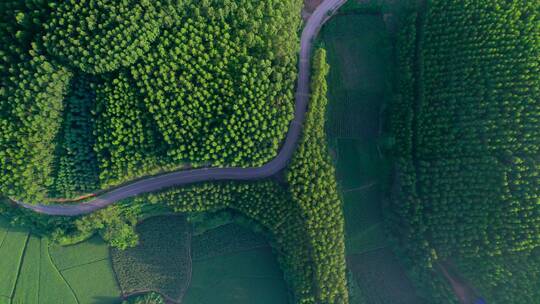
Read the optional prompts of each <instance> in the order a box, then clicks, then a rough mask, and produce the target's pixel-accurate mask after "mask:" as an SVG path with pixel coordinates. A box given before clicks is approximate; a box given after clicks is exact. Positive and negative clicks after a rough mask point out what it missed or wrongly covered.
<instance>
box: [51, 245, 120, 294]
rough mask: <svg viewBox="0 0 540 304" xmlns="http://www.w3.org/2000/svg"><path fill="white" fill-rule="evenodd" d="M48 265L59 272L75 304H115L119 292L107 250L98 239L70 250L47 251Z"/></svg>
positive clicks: (58, 247)
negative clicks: (76, 301)
mask: <svg viewBox="0 0 540 304" xmlns="http://www.w3.org/2000/svg"><path fill="white" fill-rule="evenodd" d="M49 251H50V254H51V261H52V262H53V264H54V265H56V267H57V268H58V269H59V270H60V274H61V275H62V276H63V277H64V278H65V280H66V282H67V283H68V285H69V286H70V287H71V289H72V290H73V292H74V293H75V295H76V297H77V299H78V300H79V303H81V304H86V303H88V304H91V303H96V304H98V303H105V304H107V303H119V301H120V300H119V297H120V295H121V292H120V288H119V286H118V283H117V282H116V278H115V274H114V272H113V269H112V264H111V260H110V254H109V247H108V246H107V244H106V243H105V242H104V241H103V240H102V239H101V237H99V236H94V237H92V238H90V239H89V240H87V241H85V242H82V243H79V244H76V245H70V246H58V245H53V246H50V248H49Z"/></svg>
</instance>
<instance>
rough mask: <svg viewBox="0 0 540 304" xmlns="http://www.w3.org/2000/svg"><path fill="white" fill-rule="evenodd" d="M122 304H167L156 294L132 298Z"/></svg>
mask: <svg viewBox="0 0 540 304" xmlns="http://www.w3.org/2000/svg"><path fill="white" fill-rule="evenodd" d="M122 304H165V299H164V298H163V297H162V296H161V295H160V294H159V293H156V292H149V293H147V294H144V295H142V296H132V297H129V298H128V299H127V300H125V301H123V302H122Z"/></svg>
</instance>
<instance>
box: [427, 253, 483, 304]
mask: <svg viewBox="0 0 540 304" xmlns="http://www.w3.org/2000/svg"><path fill="white" fill-rule="evenodd" d="M437 265H438V266H439V269H440V270H441V273H442V274H443V276H444V277H445V278H446V279H447V280H448V282H449V283H450V285H451V286H452V289H453V290H454V293H455V294H456V296H457V298H458V300H459V301H460V302H461V303H462V304H473V303H474V302H475V300H476V299H477V298H478V297H477V296H476V293H475V292H474V290H473V289H472V288H471V287H470V286H469V285H468V284H467V283H466V282H465V281H464V280H463V279H462V278H460V277H459V276H458V275H456V274H454V271H452V269H451V267H450V266H449V265H448V264H447V263H443V262H439V263H437Z"/></svg>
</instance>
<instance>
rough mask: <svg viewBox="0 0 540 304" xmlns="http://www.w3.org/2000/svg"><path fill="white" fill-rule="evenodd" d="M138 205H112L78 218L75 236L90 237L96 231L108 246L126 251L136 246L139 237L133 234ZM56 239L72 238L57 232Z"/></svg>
mask: <svg viewBox="0 0 540 304" xmlns="http://www.w3.org/2000/svg"><path fill="white" fill-rule="evenodd" d="M139 207H140V206H138V205H135V206H133V207H127V206H123V205H114V206H111V207H109V208H105V209H102V210H99V211H97V212H94V213H92V214H90V215H87V216H83V217H80V218H78V219H76V220H75V221H74V226H75V231H76V232H75V235H76V236H77V235H82V236H91V235H92V233H94V232H95V231H98V232H99V233H100V235H101V236H102V237H103V239H104V240H105V241H106V242H107V243H109V245H110V246H112V247H115V248H118V249H127V248H129V247H134V246H136V245H137V244H138V241H139V237H138V235H137V233H136V232H135V225H136V224H137V222H138V220H139V219H140V210H139ZM57 233H58V234H57V235H56V237H57V238H59V239H62V238H63V237H70V236H71V237H73V234H71V235H70V234H68V233H69V232H68V233H66V232H65V231H57Z"/></svg>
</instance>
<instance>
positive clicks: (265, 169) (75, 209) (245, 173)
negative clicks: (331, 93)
mask: <svg viewBox="0 0 540 304" xmlns="http://www.w3.org/2000/svg"><path fill="white" fill-rule="evenodd" d="M346 1H347V0H325V1H323V2H322V3H321V4H320V5H319V7H318V8H317V9H316V10H315V12H313V14H312V15H311V16H310V18H309V19H308V21H307V23H306V25H305V27H304V30H303V32H302V37H301V40H300V60H299V68H298V83H297V88H296V95H295V112H294V119H293V121H292V122H291V125H290V127H289V131H288V132H287V137H286V138H285V141H284V143H283V145H282V147H281V149H280V151H279V153H278V155H277V156H276V157H275V158H274V159H272V160H271V161H270V162H268V163H266V164H264V165H263V166H261V167H254V168H203V169H194V170H184V171H177V172H172V173H168V174H164V175H160V176H156V177H149V178H145V179H142V180H140V181H137V182H134V183H131V184H128V185H126V186H122V187H119V188H117V189H114V190H111V191H109V192H107V193H105V194H103V195H101V196H99V197H97V198H95V199H93V200H91V201H89V202H85V203H79V204H63V205H41V204H38V205H30V204H26V203H23V202H17V201H16V203H17V204H19V205H21V206H23V207H25V208H27V209H31V210H33V211H35V212H38V213H42V214H49V215H62V216H76V215H82V214H88V213H92V212H94V211H96V210H99V209H102V208H104V207H106V206H109V205H111V204H114V203H115V202H118V201H120V200H123V199H126V198H130V197H134V196H137V195H140V194H143V193H148V192H154V191H158V190H162V189H165V188H170V187H173V186H181V185H187V184H193V183H197V182H204V181H220V180H257V179H262V178H266V177H270V176H272V175H274V174H276V173H278V172H279V171H281V170H283V169H284V168H285V167H286V166H287V164H288V163H289V160H290V159H291V157H292V156H293V154H294V151H295V149H296V146H297V144H298V140H299V139H300V136H301V134H302V128H303V123H304V119H305V116H306V112H307V106H308V103H309V98H310V94H309V93H310V92H309V89H310V72H311V60H310V58H311V53H312V48H313V40H314V39H315V37H316V36H317V35H318V33H319V31H320V29H321V27H322V26H323V25H324V23H325V22H326V21H327V20H328V19H330V18H331V16H332V12H334V11H335V10H337V9H338V8H340V7H341V6H342V5H343V4H345V2H346Z"/></svg>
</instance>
